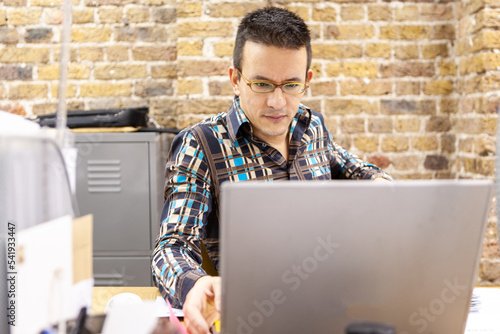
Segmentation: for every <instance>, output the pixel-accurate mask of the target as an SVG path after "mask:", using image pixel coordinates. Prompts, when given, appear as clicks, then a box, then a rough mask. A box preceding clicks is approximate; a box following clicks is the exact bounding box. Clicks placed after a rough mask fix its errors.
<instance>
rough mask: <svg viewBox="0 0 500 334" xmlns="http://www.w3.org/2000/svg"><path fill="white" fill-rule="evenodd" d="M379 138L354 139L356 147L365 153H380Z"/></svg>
mask: <svg viewBox="0 0 500 334" xmlns="http://www.w3.org/2000/svg"><path fill="white" fill-rule="evenodd" d="M378 141H379V139H378V137H376V136H357V137H356V138H355V139H354V146H356V148H357V149H358V150H360V151H363V152H376V151H378Z"/></svg>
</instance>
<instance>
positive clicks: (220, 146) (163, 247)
mask: <svg viewBox="0 0 500 334" xmlns="http://www.w3.org/2000/svg"><path fill="white" fill-rule="evenodd" d="M376 177H383V178H386V179H388V180H391V177H390V176H389V175H387V174H386V173H384V172H383V171H382V170H380V169H379V168H378V167H376V166H374V165H371V164H368V163H366V162H364V161H362V160H360V159H359V158H358V157H357V156H355V155H353V154H350V153H349V152H347V151H346V150H345V149H343V148H342V147H340V146H339V145H337V144H336V143H334V142H333V140H332V138H331V135H330V133H329V132H328V130H327V128H326V126H325V123H324V121H323V117H322V115H321V114H320V113H318V112H315V111H311V110H310V109H309V108H307V107H305V106H303V105H300V107H299V110H298V111H297V114H296V115H295V118H294V120H293V121H292V124H291V127H290V143H289V156H288V161H285V158H284V157H283V156H282V155H281V154H280V153H279V152H278V150H276V149H274V148H273V147H271V146H269V145H267V144H266V143H265V142H263V141H261V140H259V139H258V138H255V137H253V135H252V128H251V125H250V123H249V121H248V119H247V118H246V116H245V114H244V112H243V111H242V110H241V109H240V107H239V99H238V97H235V99H234V101H233V104H232V106H231V107H230V109H229V111H228V112H226V113H221V114H219V115H217V116H214V117H211V118H208V119H206V120H204V121H202V122H200V123H198V124H196V125H194V126H191V127H189V128H186V129H184V130H183V131H181V133H179V134H178V135H177V136H176V138H175V139H174V141H173V143H172V149H171V152H170V155H169V159H168V162H167V165H166V183H165V193H164V196H165V204H164V207H163V213H162V217H161V226H160V233H159V236H158V238H157V240H156V245H155V249H154V252H153V261H152V271H153V276H154V278H155V282H156V285H157V286H158V288H159V290H160V291H161V293H162V295H163V296H164V297H165V298H168V299H169V301H170V302H171V303H172V305H173V306H175V307H181V306H182V304H183V303H184V301H185V298H186V295H187V293H188V292H189V290H190V289H191V288H192V286H193V285H194V283H195V282H196V280H197V279H198V278H200V277H201V276H204V275H206V273H205V271H204V270H203V269H202V268H201V263H202V256H201V248H200V241H202V242H203V244H204V246H205V247H206V249H207V253H208V255H209V257H210V259H211V260H212V262H213V264H214V266H215V268H216V269H217V270H219V219H218V217H219V188H220V185H221V184H222V183H223V182H226V181H229V182H240V181H249V180H260V181H278V180H323V181H324V180H331V179H374V178H376Z"/></svg>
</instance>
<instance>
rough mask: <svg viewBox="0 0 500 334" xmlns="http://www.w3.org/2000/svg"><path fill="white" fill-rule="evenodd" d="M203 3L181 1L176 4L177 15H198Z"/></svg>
mask: <svg viewBox="0 0 500 334" xmlns="http://www.w3.org/2000/svg"><path fill="white" fill-rule="evenodd" d="M202 5H203V3H201V2H198V1H196V2H187V1H181V2H179V3H178V4H177V16H178V17H181V18H182V17H200V16H201V9H202Z"/></svg>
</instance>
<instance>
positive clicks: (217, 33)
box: [178, 20, 233, 37]
mask: <svg viewBox="0 0 500 334" xmlns="http://www.w3.org/2000/svg"><path fill="white" fill-rule="evenodd" d="M178 36H179V37H231V36H233V25H232V23H231V22H225V21H199V20H198V21H181V22H179V23H178Z"/></svg>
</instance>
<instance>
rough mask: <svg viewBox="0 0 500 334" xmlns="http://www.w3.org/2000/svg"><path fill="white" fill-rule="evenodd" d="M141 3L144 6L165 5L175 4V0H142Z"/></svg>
mask: <svg viewBox="0 0 500 334" xmlns="http://www.w3.org/2000/svg"><path fill="white" fill-rule="evenodd" d="M118 3H120V2H118ZM140 3H141V4H142V5H144V6H163V5H173V4H175V0H141V1H140Z"/></svg>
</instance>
